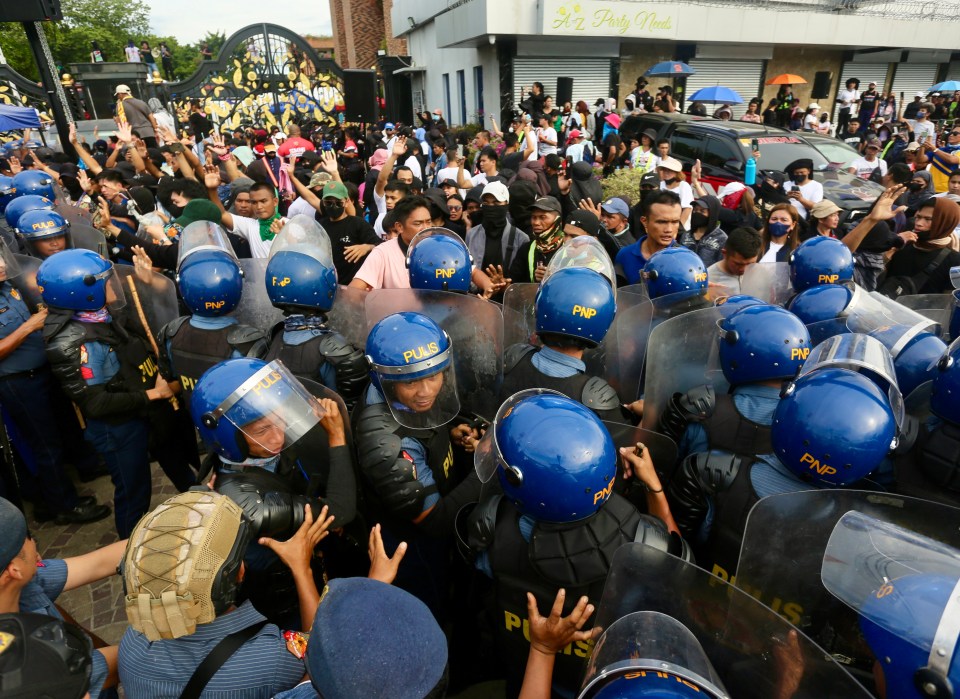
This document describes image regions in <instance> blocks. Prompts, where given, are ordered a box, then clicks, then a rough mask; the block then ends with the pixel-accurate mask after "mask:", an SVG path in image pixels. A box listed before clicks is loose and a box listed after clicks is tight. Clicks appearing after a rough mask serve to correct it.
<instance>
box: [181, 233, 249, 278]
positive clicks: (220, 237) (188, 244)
mask: <svg viewBox="0 0 960 699" xmlns="http://www.w3.org/2000/svg"><path fill="white" fill-rule="evenodd" d="M200 250H215V251H217V252H222V253H225V254H227V255H230V257H232V258H233V259H234V260H236V259H237V254H236V253H235V252H234V251H233V245H231V244H230V239H229V238H227V232H226V231H225V230H223V228H221V227H220V226H218V225H217V224H216V223H214V222H213V221H194V222H193V223H191V224H190V225H188V226H187V227H186V228H184V229H183V233H181V234H180V248H179V250H178V251H177V270H179V269H180V268H181V267H182V266H183V263H184V261H185V260H186V259H187V258H188V257H189V256H190V255H192V254H193V253H195V252H198V251H200Z"/></svg>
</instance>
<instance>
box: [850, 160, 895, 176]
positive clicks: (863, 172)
mask: <svg viewBox="0 0 960 699" xmlns="http://www.w3.org/2000/svg"><path fill="white" fill-rule="evenodd" d="M850 167H852V168H853V169H854V174H856V176H857V177H862V178H863V179H865V180H866V179H869V178H870V174H871V173H872V172H873V171H874V170H876V169H877V167H879V168H880V174H881V175H886V174H887V163H886V161H884V160H882V159H880V158H876V159H875V160H874V161H873V162H872V163H871V162H870V161H869V160H867V159H866V158H864V157H862V156H861V157H859V158H857V159H856V160H854V161H853V162H852V163H850Z"/></svg>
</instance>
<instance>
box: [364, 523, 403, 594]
mask: <svg viewBox="0 0 960 699" xmlns="http://www.w3.org/2000/svg"><path fill="white" fill-rule="evenodd" d="M406 552H407V542H406V541H401V542H400V544H399V545H398V546H397V550H396V551H394V552H393V556H388V555H387V551H386V549H385V548H384V547H383V537H382V536H381V535H380V525H379V524H376V525H374V527H373V529H371V530H370V540H369V542H368V543H367V554H368V555H369V556H370V572H369V573H367V577H368V578H370V579H371V580H379V581H380V582H383V583H386V584H387V585H389V584H391V583H392V582H393V580H394V578H396V577H397V569H398V568H399V567H400V561H402V560H403V556H404V554H406Z"/></svg>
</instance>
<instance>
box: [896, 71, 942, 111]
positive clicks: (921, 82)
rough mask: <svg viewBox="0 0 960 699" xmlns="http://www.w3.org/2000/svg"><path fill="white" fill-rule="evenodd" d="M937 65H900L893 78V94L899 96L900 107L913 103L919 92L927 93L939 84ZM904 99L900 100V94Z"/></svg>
mask: <svg viewBox="0 0 960 699" xmlns="http://www.w3.org/2000/svg"><path fill="white" fill-rule="evenodd" d="M939 67H940V66H939V65H937V64H936V63H900V64H898V65H897V72H896V73H895V74H894V76H893V93H894V94H895V95H896V96H897V104H898V105H904V106H905V105H907V104H910V102H912V101H913V96H914V95H915V94H916V93H918V92H923V93H924V94H926V93H927V90H929V89H930V87H931V86H932V85H933V84H934V83H936V82H937V69H938V68H939ZM901 92H902V93H903V99H902V100H901V99H900V93H901Z"/></svg>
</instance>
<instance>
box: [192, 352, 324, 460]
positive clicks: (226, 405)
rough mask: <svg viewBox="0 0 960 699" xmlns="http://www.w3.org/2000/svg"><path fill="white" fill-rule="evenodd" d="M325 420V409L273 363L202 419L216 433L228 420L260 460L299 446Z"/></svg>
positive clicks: (276, 363) (239, 438)
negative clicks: (220, 425) (218, 426)
mask: <svg viewBox="0 0 960 699" xmlns="http://www.w3.org/2000/svg"><path fill="white" fill-rule="evenodd" d="M322 417H323V409H322V408H321V407H320V403H319V402H318V401H317V399H316V398H314V397H313V396H312V395H311V394H310V393H309V392H308V391H307V390H306V389H305V388H304V387H303V385H301V383H300V382H299V381H297V379H296V377H294V376H293V374H291V373H290V372H289V371H288V370H287V368H286V367H284V366H283V364H282V363H280V362H279V361H273V362H270V363H269V364H267V365H266V366H264V367H263V368H261V369H260V370H259V371H257V372H255V373H254V374H253V375H252V376H251V377H250V378H249V379H247V380H246V381H244V382H243V383H242V384H241V385H240V386H238V387H237V388H236V389H235V390H234V391H233V392H232V393H231V394H230V395H228V396H227V397H226V398H225V399H224V400H223V402H221V403H220V405H219V406H217V407H216V409H214V410H212V411H211V412H209V413H206V414H205V415H203V416H202V418H201V420H202V422H203V425H204V426H205V427H207V428H209V429H216V428H217V425H218V423H219V421H220V420H227V421H228V422H229V423H230V424H231V425H232V426H233V427H235V428H236V430H237V439H238V440H241V439H242V440H245V442H246V448H247V451H248V453H249V454H250V455H251V456H253V457H257V458H269V457H272V456H276V455H277V454H279V453H280V452H281V451H283V450H284V449H285V448H287V447H288V446H290V445H292V444H294V443H296V442H297V441H298V440H299V439H300V438H301V437H303V436H304V435H305V434H306V433H307V432H309V431H310V430H311V429H312V428H313V427H314V426H315V425H316V424H317V423H318V422H320V419H321V418H322Z"/></svg>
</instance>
